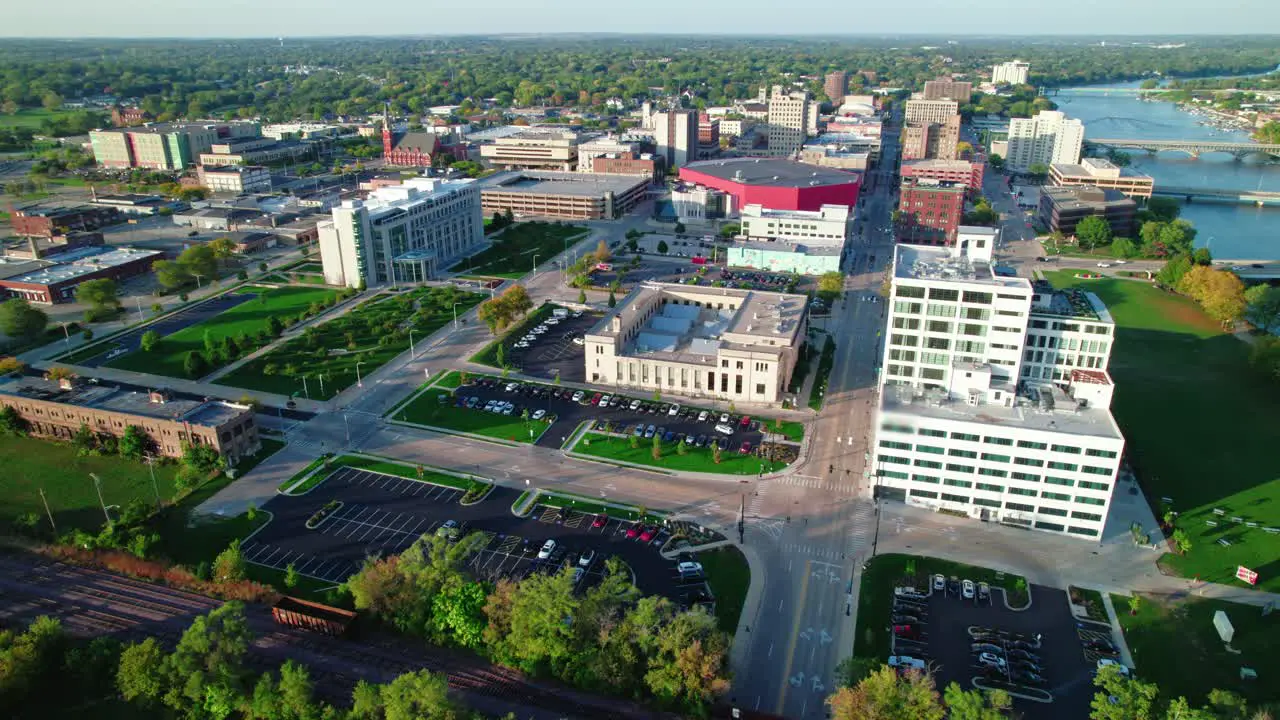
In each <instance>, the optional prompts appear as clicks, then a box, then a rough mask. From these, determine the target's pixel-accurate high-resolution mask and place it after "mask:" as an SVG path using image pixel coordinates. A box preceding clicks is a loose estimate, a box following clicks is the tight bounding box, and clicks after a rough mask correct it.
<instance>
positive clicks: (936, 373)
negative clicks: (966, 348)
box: [920, 368, 943, 380]
mask: <svg viewBox="0 0 1280 720" xmlns="http://www.w3.org/2000/svg"><path fill="white" fill-rule="evenodd" d="M920 377H922V378H924V379H925V380H941V379H942V377H943V371H942V370H938V369H936V368H920Z"/></svg>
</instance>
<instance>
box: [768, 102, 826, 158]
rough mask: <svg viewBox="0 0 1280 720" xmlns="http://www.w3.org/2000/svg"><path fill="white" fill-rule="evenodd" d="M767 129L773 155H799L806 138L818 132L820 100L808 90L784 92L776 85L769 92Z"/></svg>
mask: <svg viewBox="0 0 1280 720" xmlns="http://www.w3.org/2000/svg"><path fill="white" fill-rule="evenodd" d="M766 129H767V137H768V138H769V154H770V155H772V156H774V157H791V156H793V155H797V154H798V153H799V152H800V147H801V146H802V145H804V141H805V138H808V137H812V136H815V135H817V134H818V103H816V102H814V101H813V99H812V98H811V97H810V96H809V93H807V92H790V93H784V92H783V91H782V87H781V86H780V85H775V86H773V94H771V95H770V96H769V118H768V120H767V121H766Z"/></svg>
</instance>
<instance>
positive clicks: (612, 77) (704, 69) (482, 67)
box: [0, 36, 1280, 121]
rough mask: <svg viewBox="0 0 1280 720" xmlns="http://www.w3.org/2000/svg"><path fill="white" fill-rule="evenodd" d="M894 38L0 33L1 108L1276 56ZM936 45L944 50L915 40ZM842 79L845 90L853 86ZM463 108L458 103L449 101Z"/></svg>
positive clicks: (625, 90)
mask: <svg viewBox="0 0 1280 720" xmlns="http://www.w3.org/2000/svg"><path fill="white" fill-rule="evenodd" d="M902 44H903V43H901V41H900V40H899V39H896V38H885V39H876V38H856V39H854V38H850V39H831V38H750V39H749V41H747V40H743V39H740V38H697V37H689V36H680V37H661V36H645V37H641V36H610V37H607V38H593V37H573V38H570V37H549V38H506V37H504V38H491V37H483V36H469V37H433V38H364V39H361V38H332V39H291V40H289V41H287V42H286V43H284V45H283V46H281V45H280V44H279V43H277V42H275V41H272V40H265V39H262V40H254V39H246V40H225V39H220V40H203V41H202V40H128V41H114V40H86V41H81V42H77V43H75V44H68V43H65V42H59V41H52V40H19V39H15V40H8V41H5V42H4V43H3V44H0V48H3V51H2V52H0V58H3V60H2V61H0V110H6V109H7V110H9V111H13V110H15V109H17V108H38V107H57V106H59V105H60V104H61V102H62V99H63V98H77V97H84V96H92V95H97V94H102V93H110V94H113V95H116V96H118V97H136V98H140V99H141V104H142V106H143V108H145V109H146V110H147V111H148V112H150V113H152V115H153V116H155V117H157V118H158V119H161V120H165V119H173V118H180V117H206V116H220V117H226V118H232V117H261V118H263V119H266V120H271V121H281V120H293V119H299V118H319V117H323V116H324V115H325V114H326V113H336V114H364V113H369V112H376V111H379V110H380V109H381V106H382V103H383V102H384V101H390V102H392V103H393V106H394V107H395V109H396V110H397V111H401V112H406V111H407V112H411V113H420V112H422V111H424V110H425V109H426V108H428V107H430V106H432V105H440V104H463V103H465V102H468V101H471V102H478V101H480V100H482V99H486V98H495V99H496V100H497V101H498V103H499V105H502V106H507V105H511V104H532V103H546V104H550V105H574V106H579V107H587V108H596V109H603V103H604V101H605V100H606V99H608V98H610V97H620V98H624V99H627V100H633V99H642V98H650V97H660V96H666V95H669V94H674V93H680V92H686V91H687V92H688V93H689V97H688V102H689V103H690V104H703V103H705V104H711V105H715V104H721V103H726V102H728V101H731V100H734V99H741V98H747V97H750V96H752V95H754V93H755V90H756V88H757V87H759V86H760V85H761V84H765V85H769V84H773V83H790V82H793V81H795V82H799V83H801V84H802V85H805V86H806V87H808V88H809V89H810V90H812V91H814V92H815V93H821V91H822V90H821V88H822V75H823V73H825V72H827V71H830V70H837V69H840V70H846V71H857V70H868V71H872V72H874V73H876V76H877V77H876V79H877V82H879V83H883V84H886V85H890V86H899V87H906V88H918V87H919V86H920V85H921V83H923V82H924V81H925V80H928V79H931V78H933V77H936V76H938V75H939V74H941V73H950V72H968V73H971V74H973V75H975V76H977V77H983V76H987V75H988V74H989V72H990V66H991V65H993V64H994V63H996V62H1000V61H1003V60H1007V59H1010V58H1013V57H1020V58H1022V59H1024V60H1027V61H1029V62H1030V63H1031V67H1032V73H1033V76H1032V82H1033V83H1035V84H1048V85H1069V84H1079V83H1092V82H1105V81H1112V80H1122V79H1131V78H1138V77H1145V76H1149V75H1154V74H1160V75H1164V76H1196V75H1200V76H1203V75H1212V74H1231V73H1245V72H1258V71H1263V70H1269V69H1271V68H1274V67H1275V66H1276V64H1277V62H1278V61H1280V51H1278V50H1277V49H1276V47H1275V44H1274V42H1272V41H1271V40H1270V39H1266V38H1248V37H1245V38H1235V37H1233V38H1230V39H1217V38H1201V39H1197V40H1195V41H1194V42H1189V43H1187V45H1186V46H1185V47H1181V48H1163V49H1158V48H1154V47H1144V46H1134V45H1132V44H1131V43H1129V42H1127V41H1126V42H1124V43H1115V44H1111V43H1109V44H1107V45H1106V46H1099V45H1097V44H1090V45H1085V44H1079V43H1074V42H1068V41H1053V40H1049V41H1046V40H1043V39H1041V40H1035V41H1033V40H991V39H984V40H974V41H966V42H964V43H960V44H956V45H948V44H946V43H945V42H942V41H939V42H937V43H932V44H931V43H928V42H925V41H924V39H922V42H921V43H920V44H916V43H911V47H901V45H902ZM930 45H934V46H941V47H944V48H945V51H941V52H940V51H939V50H938V49H925V47H926V46H930ZM864 82H865V81H864V78H863V77H862V76H859V75H855V76H854V77H853V79H852V83H853V87H852V90H854V91H857V90H858V89H859V88H861V87H862V86H863V83H864ZM464 109H465V108H464Z"/></svg>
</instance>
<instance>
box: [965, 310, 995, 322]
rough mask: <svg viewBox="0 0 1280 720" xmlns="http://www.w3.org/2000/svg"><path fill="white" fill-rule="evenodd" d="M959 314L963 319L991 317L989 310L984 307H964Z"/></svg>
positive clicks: (985, 318)
mask: <svg viewBox="0 0 1280 720" xmlns="http://www.w3.org/2000/svg"><path fill="white" fill-rule="evenodd" d="M960 316H961V317H963V318H964V319H965V320H987V319H989V318H990V317H991V311H990V310H988V309H986V308H965V309H964V312H962V313H961V314H960Z"/></svg>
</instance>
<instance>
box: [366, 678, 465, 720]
mask: <svg viewBox="0 0 1280 720" xmlns="http://www.w3.org/2000/svg"><path fill="white" fill-rule="evenodd" d="M448 691H449V681H448V679H446V678H445V676H444V675H437V674H434V673H431V672H430V671H428V670H418V671H417V672H410V673H405V674H403V675H401V676H399V677H397V678H396V679H395V680H392V681H391V682H390V683H388V684H386V685H383V686H382V690H381V692H380V695H381V700H382V708H383V713H384V715H383V717H384V718H385V719H386V720H422V718H430V719H431V720H459V719H460V718H462V717H463V714H462V711H461V710H460V709H459V708H458V707H457V706H456V705H454V703H453V701H452V700H450V699H449V693H448Z"/></svg>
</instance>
